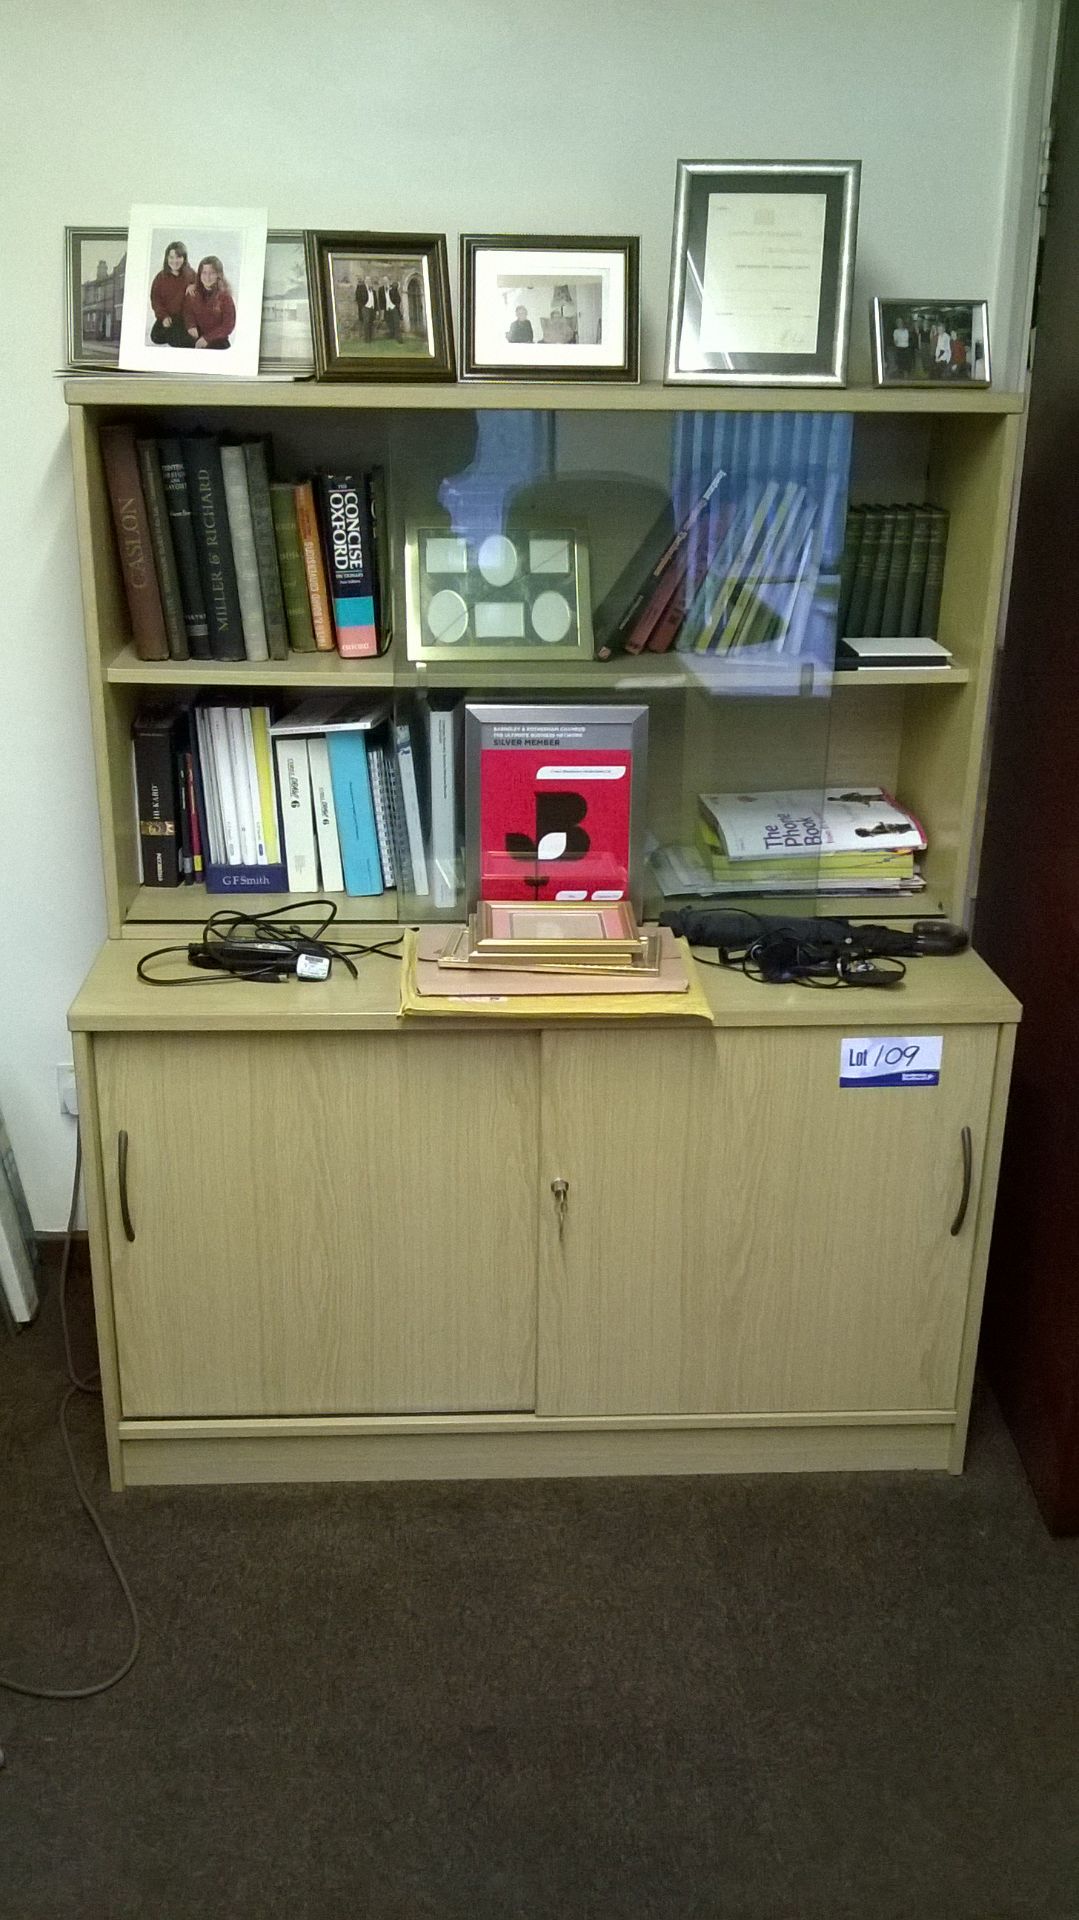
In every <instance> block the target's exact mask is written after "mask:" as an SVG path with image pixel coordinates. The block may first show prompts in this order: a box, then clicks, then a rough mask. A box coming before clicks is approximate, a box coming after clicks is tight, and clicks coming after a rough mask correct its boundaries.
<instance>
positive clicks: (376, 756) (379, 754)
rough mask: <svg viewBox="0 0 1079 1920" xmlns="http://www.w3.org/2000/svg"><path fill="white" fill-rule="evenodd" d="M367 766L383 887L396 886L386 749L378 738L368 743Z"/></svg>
mask: <svg viewBox="0 0 1079 1920" xmlns="http://www.w3.org/2000/svg"><path fill="white" fill-rule="evenodd" d="M367 765H368V769H369V771H370V774H371V803H372V805H373V807H374V809H375V834H376V837H377V839H378V858H379V864H380V865H381V867H382V884H383V886H384V887H395V886H396V885H397V869H396V866H395V863H394V854H393V835H392V833H391V830H390V796H389V786H388V781H387V773H386V748H385V746H384V745H383V744H382V741H381V739H380V738H378V737H376V738H375V739H373V740H371V741H370V742H369V743H368V748H367Z"/></svg>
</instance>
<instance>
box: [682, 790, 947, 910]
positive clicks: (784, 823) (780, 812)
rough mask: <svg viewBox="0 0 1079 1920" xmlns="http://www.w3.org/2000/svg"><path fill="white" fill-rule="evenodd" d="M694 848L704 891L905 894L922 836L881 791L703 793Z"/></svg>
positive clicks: (917, 879)
mask: <svg viewBox="0 0 1079 1920" xmlns="http://www.w3.org/2000/svg"><path fill="white" fill-rule="evenodd" d="M697 841H698V847H699V849H700V852H701V854H702V855H703V858H704V862H705V865H706V867H707V869H708V870H709V873H710V876H711V886H710V889H709V891H711V892H713V893H732V894H747V893H760V894H822V895H829V894H834V895H837V896H840V895H843V894H863V893H881V894H909V893H918V892H920V891H921V890H922V888H923V887H924V885H925V882H924V880H923V878H922V876H921V874H920V873H919V872H918V871H917V868H916V866H915V861H914V856H915V853H921V852H924V850H925V846H926V838H925V834H924V832H923V831H922V828H921V826H920V824H919V822H918V821H917V820H916V819H915V817H914V815H913V814H912V813H908V812H907V811H906V809H905V808H903V807H901V806H899V805H898V804H897V803H896V801H895V800H893V798H892V796H891V794H889V793H886V792H885V791H884V789H883V788H882V787H860V788H853V787H831V788H826V789H825V790H824V792H823V793H822V792H821V790H820V789H819V788H815V789H806V790H799V791H794V792H789V793H702V794H701V795H700V797H699V819H698V823H697Z"/></svg>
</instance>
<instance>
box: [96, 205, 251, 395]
mask: <svg viewBox="0 0 1079 1920" xmlns="http://www.w3.org/2000/svg"><path fill="white" fill-rule="evenodd" d="M265 266H266V210H265V208H264V207H262V208H259V207H155V206H139V207H132V209H131V217H130V220H129V222H128V231H127V265H126V271H125V275H124V299H123V315H122V319H121V323H120V365H121V367H127V368H130V369H132V370H133V371H135V372H138V373H159V374H181V375H182V376H184V377H185V378H187V379H190V378H191V376H192V374H194V375H209V376H220V375H231V376H232V377H233V378H236V377H239V378H241V379H253V378H254V377H255V376H256V375H257V373H258V369H259V333H260V330H261V326H262V283H263V275H264V272H265Z"/></svg>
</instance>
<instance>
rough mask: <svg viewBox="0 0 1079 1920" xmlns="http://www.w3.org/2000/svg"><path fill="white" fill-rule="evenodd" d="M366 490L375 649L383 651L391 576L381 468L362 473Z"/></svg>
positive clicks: (389, 625) (389, 628) (389, 621)
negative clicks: (372, 558) (372, 552)
mask: <svg viewBox="0 0 1079 1920" xmlns="http://www.w3.org/2000/svg"><path fill="white" fill-rule="evenodd" d="M364 485H365V487H366V489H367V511H368V514H369V516H370V520H371V533H372V538H373V540H374V549H375V623H376V625H377V627H378V650H379V652H380V653H385V652H387V650H388V648H389V645H390V642H391V640H392V639H393V594H392V593H391V591H390V582H391V580H392V579H393V574H392V571H391V566H392V560H391V555H390V521H389V512H388V509H387V505H386V476H385V474H384V473H383V471H382V468H381V467H371V468H369V469H368V471H367V473H366V474H365V476H364Z"/></svg>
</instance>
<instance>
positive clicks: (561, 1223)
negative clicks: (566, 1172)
mask: <svg viewBox="0 0 1079 1920" xmlns="http://www.w3.org/2000/svg"><path fill="white" fill-rule="evenodd" d="M551 1192H552V1193H553V1194H554V1203H555V1206H556V1207H557V1209H558V1238H559V1239H560V1240H561V1238H562V1235H563V1233H564V1232H565V1230H566V1206H567V1203H568V1201H569V1181H568V1180H552V1181H551Z"/></svg>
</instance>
